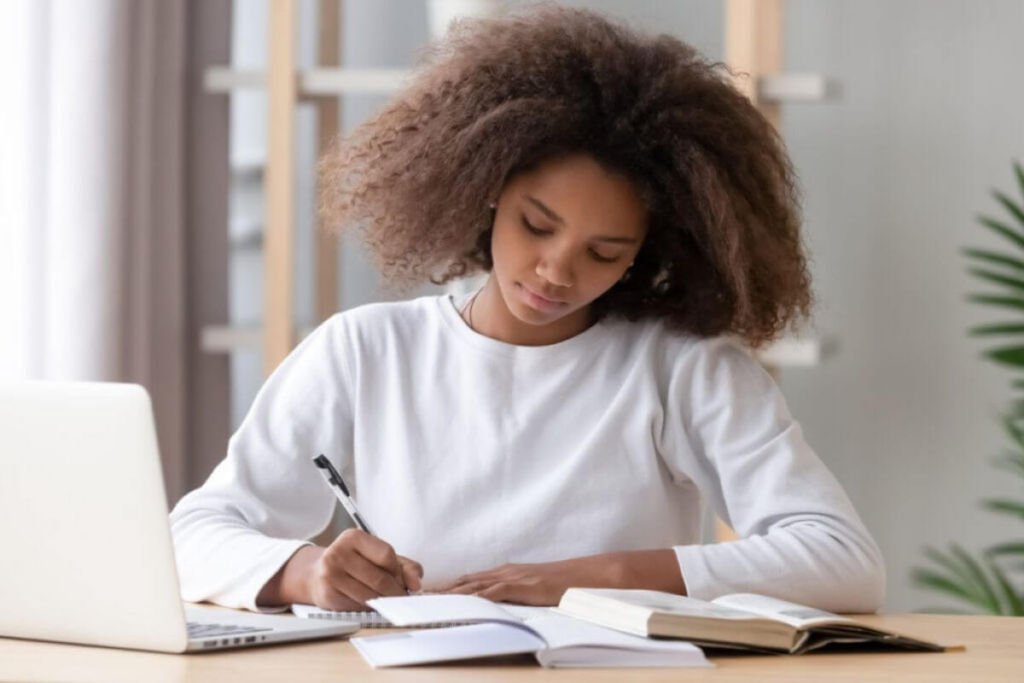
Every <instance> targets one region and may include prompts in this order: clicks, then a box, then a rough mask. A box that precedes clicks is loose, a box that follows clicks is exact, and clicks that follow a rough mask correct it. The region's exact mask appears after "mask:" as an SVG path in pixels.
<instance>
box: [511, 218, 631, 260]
mask: <svg viewBox="0 0 1024 683" xmlns="http://www.w3.org/2000/svg"><path fill="white" fill-rule="evenodd" d="M522 221H523V227H524V228H526V229H527V230H528V231H529V232H530V233H532V234H534V235H538V236H540V235H550V234H551V233H550V232H549V231H547V230H539V229H537V228H535V227H533V226H532V225H530V221H528V220H526V217H525V216H523V218H522ZM590 255H591V256H592V257H593V259H594V260H595V261H598V262H599V263H615V262H616V261H618V260H619V259H618V257H616V258H606V257H604V256H601V255H600V254H598V253H597V252H596V251H594V250H593V249H591V250H590Z"/></svg>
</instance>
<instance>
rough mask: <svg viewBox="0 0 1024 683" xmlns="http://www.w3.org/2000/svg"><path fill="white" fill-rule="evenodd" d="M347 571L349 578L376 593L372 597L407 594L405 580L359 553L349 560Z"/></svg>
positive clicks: (346, 565)
mask: <svg viewBox="0 0 1024 683" xmlns="http://www.w3.org/2000/svg"><path fill="white" fill-rule="evenodd" d="M345 569H346V570H347V571H348V574H349V576H351V577H352V578H354V579H356V580H357V581H359V582H360V583H362V584H363V585H364V586H366V587H367V588H369V589H370V590H371V591H373V592H374V593H376V595H374V596H372V597H380V596H382V595H405V594H406V593H407V591H406V587H405V580H404V578H403V579H402V580H399V579H397V578H395V577H394V576H393V575H392V574H390V573H388V572H386V571H384V570H383V569H381V568H380V567H379V566H377V565H375V564H373V563H372V562H370V561H369V560H367V559H366V558H365V557H363V556H362V555H360V554H358V553H353V554H352V556H351V557H350V558H348V560H347V561H346V563H345Z"/></svg>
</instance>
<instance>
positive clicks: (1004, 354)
mask: <svg viewBox="0 0 1024 683" xmlns="http://www.w3.org/2000/svg"><path fill="white" fill-rule="evenodd" d="M985 355H986V356H988V357H989V358H991V359H992V360H994V361H996V362H997V363H1002V364H1003V365H1012V366H1013V367H1016V368H1024V346H1006V347H1004V348H1001V349H992V350H990V351H986V352H985Z"/></svg>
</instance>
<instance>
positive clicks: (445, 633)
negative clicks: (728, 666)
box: [352, 595, 714, 667]
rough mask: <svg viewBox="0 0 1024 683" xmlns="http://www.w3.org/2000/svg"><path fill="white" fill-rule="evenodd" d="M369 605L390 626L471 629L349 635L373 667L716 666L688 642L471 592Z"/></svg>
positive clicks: (375, 601) (396, 599)
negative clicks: (529, 657) (531, 663)
mask: <svg viewBox="0 0 1024 683" xmlns="http://www.w3.org/2000/svg"><path fill="white" fill-rule="evenodd" d="M368 604H369V605H370V606H371V607H373V608H374V609H375V610H377V611H378V612H379V613H380V614H382V615H383V616H384V617H385V618H387V619H388V621H390V622H391V623H392V624H394V625H395V626H422V625H424V624H436V623H438V622H445V621H458V622H463V623H466V624H468V625H465V626H455V627H451V628H441V629H431V630H416V631H405V632H402V633H391V634H387V635H381V636H369V637H364V638H352V644H353V645H354V646H355V647H356V649H357V650H359V652H360V653H361V654H362V655H363V658H364V659H366V661H367V662H368V663H369V664H370V665H371V666H373V667H387V666H406V665H411V664H429V663H434V662H445V661H452V660H461V659H475V658H479V657H493V656H499V655H510V654H533V655H534V657H535V658H536V659H537V661H538V662H539V663H540V664H541V665H543V666H545V667H640V666H659V667H670V666H674V667H681V666H686V667H713V666H714V665H713V664H711V663H710V662H708V661H707V659H705V658H704V653H703V651H701V649H700V648H698V647H696V646H694V645H692V644H690V643H686V642H681V641H666V640H651V639H649V638H640V637H637V636H633V635H629V634H626V633H619V632H616V631H614V630H612V629H607V628H604V627H601V626H596V625H594V624H588V623H586V622H583V621H579V620H577V619H571V618H569V617H566V616H563V615H559V614H556V613H554V612H553V611H552V610H550V609H547V608H543V607H540V608H538V607H527V606H522V605H506V604H501V605H498V604H496V603H493V602H491V601H490V600H486V599H484V598H480V597H476V596H472V595H418V596H409V597H404V596H403V597H394V598H377V599H375V600H370V601H369V602H368Z"/></svg>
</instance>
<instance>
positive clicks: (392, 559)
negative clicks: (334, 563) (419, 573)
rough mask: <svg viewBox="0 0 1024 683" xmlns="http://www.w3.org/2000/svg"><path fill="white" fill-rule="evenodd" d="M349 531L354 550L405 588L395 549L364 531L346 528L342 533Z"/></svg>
mask: <svg viewBox="0 0 1024 683" xmlns="http://www.w3.org/2000/svg"><path fill="white" fill-rule="evenodd" d="M349 532H353V533H352V536H353V547H354V548H355V551H356V552H357V553H359V554H360V555H362V556H363V557H364V558H366V559H367V560H369V561H370V562H372V563H373V564H375V565H377V566H378V567H380V568H381V569H383V570H384V571H386V572H387V573H389V574H391V576H393V577H395V580H397V581H399V582H401V583H402V587H403V588H405V578H404V576H403V574H402V566H401V564H400V563H399V561H398V554H397V553H396V552H395V549H394V548H392V547H391V546H390V545H389V544H387V543H385V542H384V541H382V540H380V539H379V538H377V537H376V536H371V535H370V534H368V533H366V532H363V531H359V530H357V529H348V530H346V531H345V532H344V534H347V533H349ZM344 534H342V535H344ZM339 538H340V537H339Z"/></svg>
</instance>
